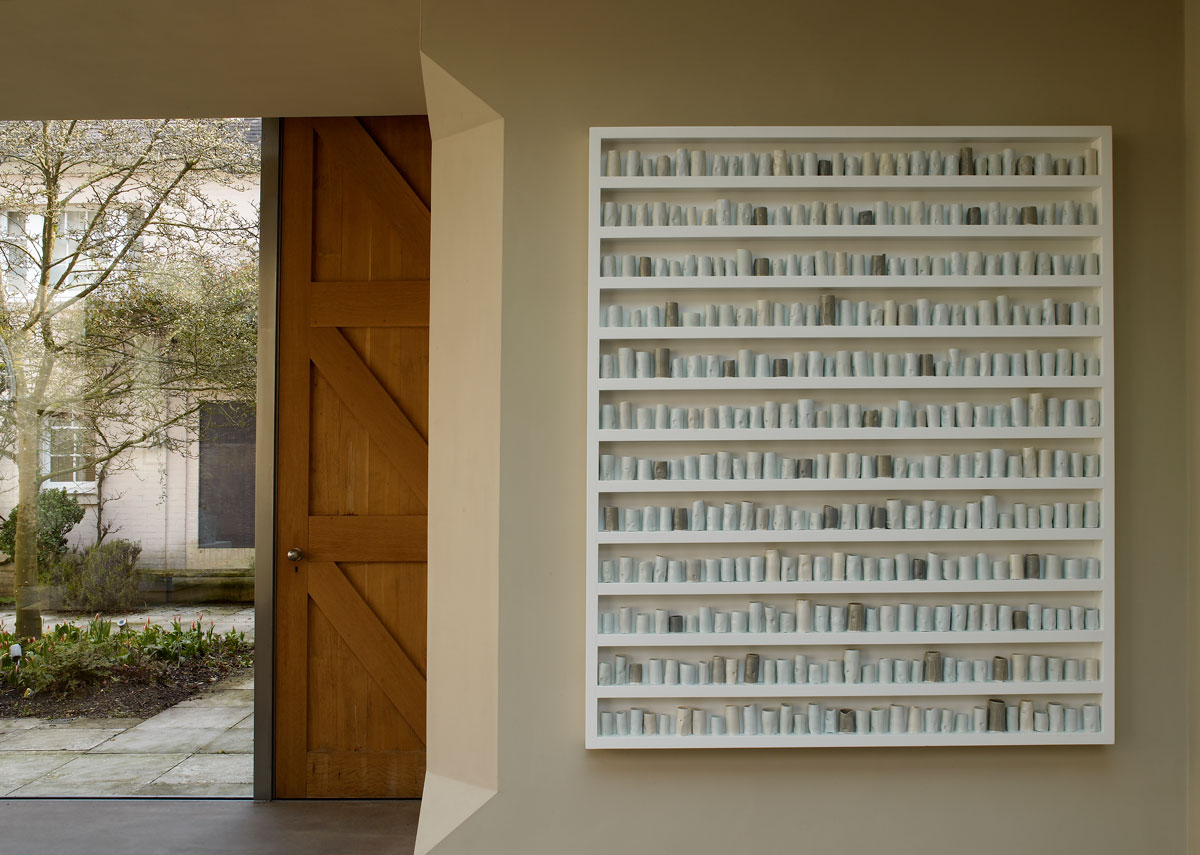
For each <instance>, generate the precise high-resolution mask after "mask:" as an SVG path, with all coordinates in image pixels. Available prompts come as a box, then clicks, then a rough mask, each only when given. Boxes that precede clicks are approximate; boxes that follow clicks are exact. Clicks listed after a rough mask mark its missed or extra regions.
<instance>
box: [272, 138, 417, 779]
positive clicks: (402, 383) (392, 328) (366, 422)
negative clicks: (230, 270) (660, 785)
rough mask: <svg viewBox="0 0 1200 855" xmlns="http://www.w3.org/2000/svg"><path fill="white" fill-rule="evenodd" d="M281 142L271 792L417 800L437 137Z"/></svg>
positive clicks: (285, 140) (301, 139) (313, 139)
mask: <svg viewBox="0 0 1200 855" xmlns="http://www.w3.org/2000/svg"><path fill="white" fill-rule="evenodd" d="M282 139H283V152H282V192H281V196H280V216H281V223H280V243H281V250H280V267H279V271H280V273H279V275H280V295H279V387H278V388H279V402H278V407H279V414H278V451H277V454H278V459H277V461H276V471H277V473H278V474H277V508H278V510H277V520H276V532H277V538H278V540H277V544H276V546H277V556H276V604H277V605H276V616H275V619H276V628H275V632H276V664H275V668H276V672H275V673H276V678H275V794H276V795H277V796H278V797H280V798H305V797H308V798H341V797H345V798H350V797H375V798H380V797H393V798H412V797H419V796H420V795H421V787H422V783H423V781H424V776H425V626H426V604H425V600H426V565H425V559H426V496H427V490H426V486H427V468H428V467H427V460H428V449H427V437H428V397H429V396H428V386H429V189H430V188H429V184H430V139H429V125H428V122H427V121H426V118H425V117H424V116H403V117H388V118H363V119H356V118H337V119H286V120H284V122H283V133H282ZM292 549H295V550H299V551H300V555H301V557H299V558H298V559H289V557H288V552H289V550H292Z"/></svg>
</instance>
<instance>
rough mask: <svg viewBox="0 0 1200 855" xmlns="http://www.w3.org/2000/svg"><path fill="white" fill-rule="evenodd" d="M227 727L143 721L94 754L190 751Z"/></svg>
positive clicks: (93, 751) (201, 745) (100, 747)
mask: <svg viewBox="0 0 1200 855" xmlns="http://www.w3.org/2000/svg"><path fill="white" fill-rule="evenodd" d="M226 730H227V728H224V727H148V726H146V725H139V726H138V727H133V728H130V729H129V730H127V731H125V732H124V733H120V734H117V735H116V736H114V737H113V738H112V739H110V740H108V741H107V742H105V743H103V744H101V745H97V746H96V747H95V748H93V749H92V750H91V751H90V752H89V753H91V754H178V753H180V752H187V753H189V754H191V753H193V752H195V751H199V750H200V749H201V748H203V747H204V746H206V745H208V744H209V743H210V742H212V741H213V740H214V739H216V738H217V737H219V736H220V735H221V734H223V733H225V732H226Z"/></svg>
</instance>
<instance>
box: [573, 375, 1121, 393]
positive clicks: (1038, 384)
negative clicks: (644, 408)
mask: <svg viewBox="0 0 1200 855" xmlns="http://www.w3.org/2000/svg"><path fill="white" fill-rule="evenodd" d="M1103 385H1104V378H1103V377H638V378H635V377H608V378H602V379H600V380H597V381H596V389H597V390H598V391H600V392H613V391H618V390H619V391H631V392H632V391H637V390H646V391H666V390H672V389H721V390H728V389H839V390H841V389H1099V388H1100V387H1101V386H1103Z"/></svg>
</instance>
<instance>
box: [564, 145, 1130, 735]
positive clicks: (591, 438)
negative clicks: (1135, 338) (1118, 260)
mask: <svg viewBox="0 0 1200 855" xmlns="http://www.w3.org/2000/svg"><path fill="white" fill-rule="evenodd" d="M1111 163H1112V161H1111V133H1110V129H1109V128H1107V127H643V128H593V129H592V132H591V148H590V158H589V167H590V194H589V203H590V208H589V220H588V223H589V229H588V277H587V279H588V360H587V367H588V404H587V424H588V430H587V485H588V486H587V489H588V495H587V514H588V534H587V556H586V562H585V567H586V573H587V618H586V627H587V648H586V657H587V667H586V696H587V704H586V722H585V728H586V731H585V732H586V740H585V741H586V745H587V747H589V748H704V747H711V748H731V747H787V746H791V747H803V746H870V745H878V746H885V745H887V746H901V745H1024V744H1070V743H1083V744H1104V743H1111V742H1112V741H1113V734H1114V729H1113V728H1114V716H1113V706H1114V705H1113V697H1114V695H1113V679H1114V675H1113V663H1114V661H1115V660H1114V655H1113V638H1114V634H1113V633H1114V615H1113V592H1114V590H1115V589H1114V587H1113V574H1114V572H1115V567H1114V563H1115V562H1114V545H1113V537H1114V531H1115V529H1114V518H1113V483H1114V481H1113V473H1114V459H1113V450H1114V439H1113V425H1112V423H1113V412H1114V409H1113V379H1112V378H1113V361H1112V352H1113V351H1112V326H1111V325H1112V323H1113V317H1112V284H1113V283H1112V270H1113V261H1112V254H1113V246H1112V222H1113V217H1112V209H1111V205H1112V169H1111Z"/></svg>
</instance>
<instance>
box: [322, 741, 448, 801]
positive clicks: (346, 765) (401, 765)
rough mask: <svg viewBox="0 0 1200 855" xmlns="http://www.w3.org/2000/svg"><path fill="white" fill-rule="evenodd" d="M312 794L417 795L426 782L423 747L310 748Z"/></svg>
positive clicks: (327, 795) (396, 796)
mask: <svg viewBox="0 0 1200 855" xmlns="http://www.w3.org/2000/svg"><path fill="white" fill-rule="evenodd" d="M308 770H309V779H310V781H311V783H310V785H309V794H310V796H312V797H313V798H325V799H338V798H355V797H361V795H362V794H363V793H370V794H371V795H372V796H373V797H374V798H392V799H405V798H413V797H414V796H416V797H419V796H420V795H421V790H422V788H423V786H424V784H425V752H424V751H371V752H366V751H312V752H309V755H308Z"/></svg>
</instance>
